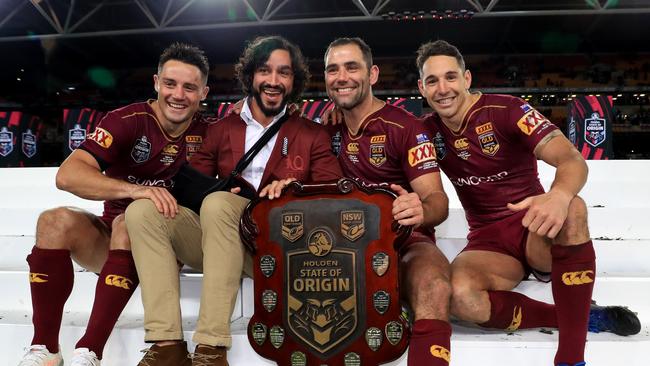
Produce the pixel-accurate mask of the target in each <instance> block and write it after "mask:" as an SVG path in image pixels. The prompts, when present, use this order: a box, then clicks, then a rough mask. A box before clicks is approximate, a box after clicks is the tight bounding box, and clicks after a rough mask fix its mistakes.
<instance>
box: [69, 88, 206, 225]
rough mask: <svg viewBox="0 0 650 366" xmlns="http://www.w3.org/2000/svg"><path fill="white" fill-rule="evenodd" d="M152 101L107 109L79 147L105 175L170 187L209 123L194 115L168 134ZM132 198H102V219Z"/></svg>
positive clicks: (113, 216)
mask: <svg viewBox="0 0 650 366" xmlns="http://www.w3.org/2000/svg"><path fill="white" fill-rule="evenodd" d="M151 102H153V101H151V100H150V101H148V102H142V103H134V104H131V105H128V106H125V107H122V108H119V109H116V110H114V111H111V112H108V113H107V114H106V116H104V118H103V119H102V120H101V121H100V122H99V124H98V125H97V127H96V128H95V131H94V132H93V133H92V134H90V135H89V136H88V138H87V139H86V141H84V142H83V144H82V145H81V146H80V148H81V149H84V150H86V151H88V152H89V153H91V154H92V155H93V156H94V157H95V159H97V161H98V162H99V165H100V167H101V168H102V170H104V174H106V176H107V177H111V178H115V179H121V180H125V181H127V182H129V183H134V184H139V185H144V186H157V187H167V188H170V187H171V185H172V180H171V178H172V177H173V176H174V175H175V174H176V172H178V169H179V168H180V166H181V165H182V164H183V163H184V162H185V161H186V160H187V159H189V158H190V156H191V155H192V154H193V153H194V152H196V151H198V149H199V148H200V147H201V143H202V142H203V136H204V135H205V130H206V128H207V126H208V125H209V122H208V120H207V119H205V118H202V117H201V116H199V115H198V114H197V116H195V118H194V120H193V121H192V123H191V124H190V125H189V126H188V128H187V129H186V130H185V131H184V132H183V133H182V134H181V135H180V136H178V137H171V136H169V135H168V134H167V133H166V132H165V131H164V129H163V128H162V126H161V125H160V122H159V121H158V119H157V118H156V114H155V112H154V110H153V109H152V108H151V105H150V103H151ZM131 201H132V200H131V199H130V198H128V199H121V200H113V201H105V202H104V215H103V216H102V219H103V220H104V221H105V222H107V223H110V222H111V221H112V220H113V219H114V218H115V216H117V215H119V214H121V213H122V212H124V210H125V209H126V207H127V206H128V205H129V203H131Z"/></svg>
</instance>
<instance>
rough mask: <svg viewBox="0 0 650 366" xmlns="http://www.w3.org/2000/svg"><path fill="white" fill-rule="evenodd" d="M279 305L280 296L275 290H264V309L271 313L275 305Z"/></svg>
mask: <svg viewBox="0 0 650 366" xmlns="http://www.w3.org/2000/svg"><path fill="white" fill-rule="evenodd" d="M277 303H278V294H277V293H276V292H275V291H273V290H264V292H262V305H264V309H266V311H268V312H269V313H270V312H272V311H273V310H274V309H275V305H277Z"/></svg>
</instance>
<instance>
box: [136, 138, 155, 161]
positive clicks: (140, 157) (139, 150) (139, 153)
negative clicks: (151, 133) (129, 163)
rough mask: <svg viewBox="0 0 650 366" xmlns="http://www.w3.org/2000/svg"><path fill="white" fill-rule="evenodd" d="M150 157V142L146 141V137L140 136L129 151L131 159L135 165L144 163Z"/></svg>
mask: <svg viewBox="0 0 650 366" xmlns="http://www.w3.org/2000/svg"><path fill="white" fill-rule="evenodd" d="M150 155H151V142H149V140H148V139H147V136H144V135H143V136H142V137H140V138H139V139H137V140H135V145H133V148H132V149H131V159H133V161H135V162H136V163H138V164H140V163H144V162H145V161H147V160H149V156H150Z"/></svg>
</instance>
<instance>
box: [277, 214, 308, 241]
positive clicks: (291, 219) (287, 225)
mask: <svg viewBox="0 0 650 366" xmlns="http://www.w3.org/2000/svg"><path fill="white" fill-rule="evenodd" d="M303 233H304V220H303V214H302V212H287V213H283V214H282V236H283V237H284V238H285V239H287V240H288V241H290V242H292V243H293V242H294V241H296V240H298V239H300V237H302V234H303Z"/></svg>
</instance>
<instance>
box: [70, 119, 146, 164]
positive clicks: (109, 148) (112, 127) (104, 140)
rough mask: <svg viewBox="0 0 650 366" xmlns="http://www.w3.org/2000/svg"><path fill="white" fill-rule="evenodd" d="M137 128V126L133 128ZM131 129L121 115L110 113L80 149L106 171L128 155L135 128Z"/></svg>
mask: <svg viewBox="0 0 650 366" xmlns="http://www.w3.org/2000/svg"><path fill="white" fill-rule="evenodd" d="M133 127H135V126H133ZM133 127H132V128H129V126H127V125H126V121H124V120H123V119H122V118H121V116H120V115H118V114H117V113H114V112H109V113H108V114H106V116H104V118H103V119H102V120H101V121H100V122H99V124H98V125H97V127H95V131H93V133H91V134H90V135H88V137H87V138H86V141H84V142H83V143H82V144H81V146H80V148H81V149H83V150H86V151H88V152H89V153H91V154H92V155H93V156H94V157H95V159H97V161H98V162H99V164H100V166H101V167H102V168H103V169H104V170H105V169H106V168H108V167H109V166H111V165H113V164H114V163H116V162H118V161H120V159H122V155H124V154H125V151H126V152H127V153H128V151H129V150H128V149H129V143H130V141H132V140H133V132H134V131H135V128H133Z"/></svg>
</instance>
